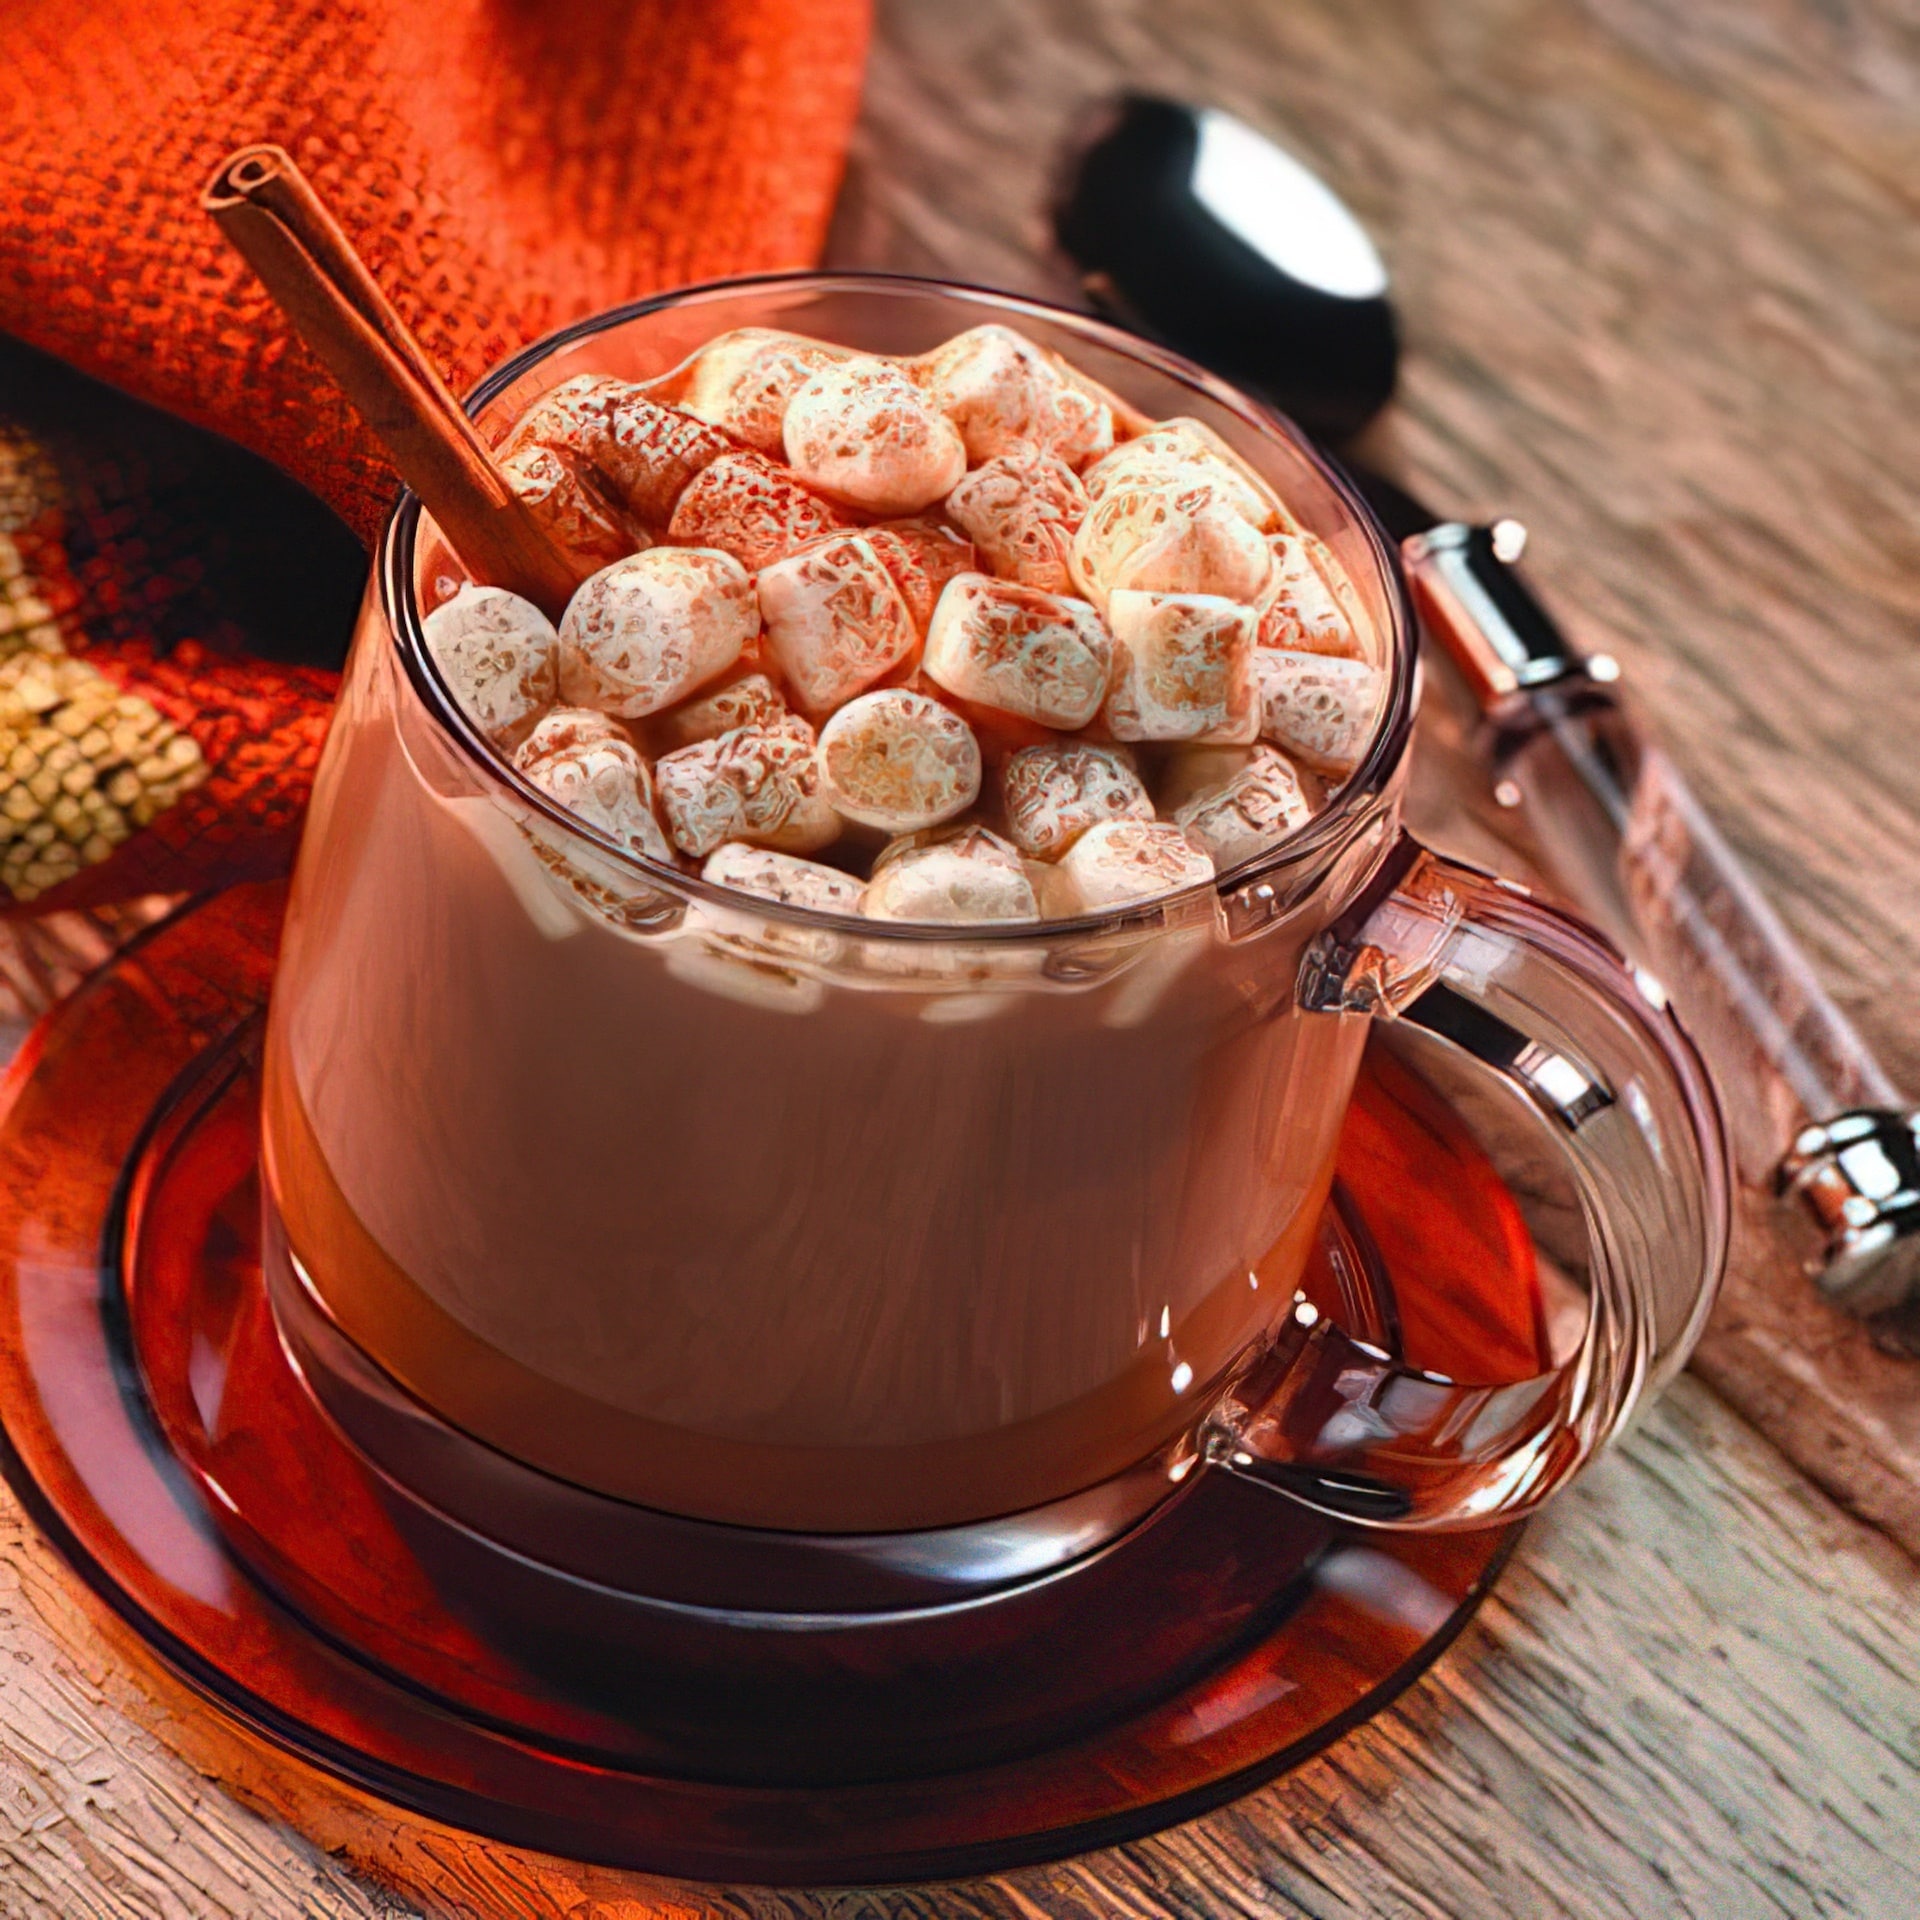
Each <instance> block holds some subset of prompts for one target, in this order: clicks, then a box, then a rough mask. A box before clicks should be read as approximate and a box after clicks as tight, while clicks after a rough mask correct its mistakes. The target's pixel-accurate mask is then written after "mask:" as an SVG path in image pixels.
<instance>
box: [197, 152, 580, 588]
mask: <svg viewBox="0 0 1920 1920" xmlns="http://www.w3.org/2000/svg"><path fill="white" fill-rule="evenodd" d="M200 204H201V206H202V207H203V208H205V209H206V211H207V212H208V213H210V214H211V215H212V216H213V218H214V219H215V220H216V221H218V222H219V225H220V230H221V231H222V232H223V233H224V234H225V235H226V237H227V239H228V240H229V241H230V242H231V243H232V245H233V246H234V247H235V249H236V250H237V251H238V252H239V253H240V254H241V255H242V256H243V257H244V258H245V259H246V261H247V264H248V265H249V266H251V267H252V268H253V270H254V272H255V273H257V274H258V275H259V276H260V279H261V281H262V283H263V284H264V285H265V287H266V289H267V291H268V292H269V293H270V294H271V295H272V296H273V298H274V302H275V304H276V305H277V306H278V307H279V308H280V310H281V312H283V313H284V314H285V315H286V316H287V318H288V320H289V321H291V322H292V324H293V328H294V331H295V332H296V333H298V334H299V335H300V337H301V339H303V340H304V341H305V342H306V343H307V345H308V346H309V347H311V348H312V349H313V351H314V352H315V354H317V355H318V356H319V358H320V359H321V360H322V361H323V362H324V363H325V364H326V367H327V370H328V372H330V373H331V374H332V375H333V377H334V379H335V380H337V381H338V382H339V384H340V388H341V391H342V392H344V393H345V394H346V396H347V398H348V399H349V400H351V401H352V402H353V405H354V407H355V409H356V411H358V413H359V414H360V417H361V418H362V419H363V420H365V421H366V423H367V425H368V426H369V427H371V428H372V429H373V431H374V433H375V435H376V436H377V437H378V438H379V440H380V443H381V444H382V445H383V446H384V447H385V448H386V450H387V452H388V453H389V454H390V455H391V456H392V458H393V464H394V465H395V466H396V467H397V468H398V469H399V470H400V477H401V478H402V479H403V480H405V481H406V483H407V485H408V486H410V487H411V488H412V489H413V490H414V492H415V493H417V494H418V495H419V496H420V499H421V501H422V502H423V504H424V505H425V506H426V509H427V511H428V512H429V513H431V514H432V515H433V517H434V519H435V520H436V521H437V522H438V523H439V527H440V530H441V532H442V533H444V534H445V535H446V537H447V540H448V542H449V544H451V546H452V547H453V550H454V551H455V552H456V553H457V554H458V555H459V556H460V559H461V562H462V563H463V564H464V565H465V566H466V568H467V570H468V571H469V572H470V573H471V574H472V575H473V577H474V578H475V579H476V580H478V581H481V582H482V583H483V584H485V585H488V586H496V587H506V588H508V589H509V590H510V591H512V592H514V593H517V594H520V595H522V596H524V597H525V598H526V599H528V600H531V601H532V602H533V603H534V604H535V605H536V606H538V607H540V608H542V609H543V610H544V611H545V612H546V613H547V614H549V615H550V616H551V617H553V618H555V619H558V618H559V616H560V613H561V611H562V609H563V608H564V607H565V606H566V603H567V599H568V596H569V595H570V594H571V593H572V592H573V588H574V585H575V578H574V572H573V569H572V568H571V567H570V566H569V565H568V564H567V562H566V560H565V558H564V557H563V556H562V555H561V553H560V551H559V549H558V548H557V547H556V546H555V545H554V544H553V542H552V541H551V540H549V539H548V538H547V536H546V534H545V532H544V531H543V530H542V529H541V527H540V525H539V523H538V522H537V521H536V520H535V519H534V517H533V514H532V513H531V511H530V510H529V509H528V508H527V506H526V504H525V503H524V502H523V501H522V500H521V499H520V497H519V496H518V495H517V494H516V493H515V492H514V491H513V489H512V488H511V487H510V486H509V485H508V484H507V481H506V479H505V476H504V475H502V473H501V472H500V469H499V467H498V466H497V465H496V464H495V462H494V459H493V455H492V453H491V452H490V451H489V450H488V448H487V445H486V443H485V442H484V441H483V440H482V439H481V438H480V435H479V433H478V432H477V431H476V430H475V428H474V425H473V422H472V421H471V420H469V419H468V418H467V416H466V414H465V412H464V411H463V410H462V408H461V406H460V403H459V402H458V401H457V400H456V399H455V398H454V397H453V394H452V393H451V392H450V391H449V390H448V387H447V383H446V382H445V381H444V380H443V379H442V378H441V377H440V374H439V371H438V370H437V369H436V368H435V367H434V365H433V363H432V362H431V361H430V360H429V359H428V358H427V356H426V354H425V352H424V351H423V350H422V348H421V346H420V343H419V341H418V340H416V339H415V338H414V337H413V334H412V333H411V332H410V331H409V330H408V328H407V325H406V323H405V322H404V321H403V320H402V319H401V318H400V316H399V314H398V313H396V312H395V311H394V309H393V304H392V302H391V301H389V300H388V299H387V297H386V295H385V294H384V293H382V292H381V290H380V286H379V283H378V282H377V281H376V280H375V279H374V277H373V275H372V274H371V273H369V272H368V271H367V267H366V263H365V262H364V261H363V260H362V259H361V258H360V256H359V255H358V254H357V253H356V252H355V251H354V249H353V243H352V242H351V241H350V240H349V239H348V238H347V236H346V234H345V233H344V232H343V231H342V230H341V227H340V223H339V222H338V221H337V220H335V219H334V217H333V215H332V214H331V213H330V212H328V210H327V207H326V203H325V202H324V201H322V200H321V198H320V196H319V195H318V194H317V193H316V192H315V191H314V189H313V186H312V184H311V183H310V182H309V181H308V180H307V178H306V176H305V175H304V174H303V173H302V172H301V171H300V169H299V168H298V167H297V166H296V165H295V164H294V161H293V158H292V156H291V155H290V154H288V153H286V152H285V151H284V150H283V149H282V148H280V147H276V146H250V147H241V148H239V149H238V150H237V151H236V152H234V153H231V154H229V155H228V156H227V158H226V159H225V160H224V161H223V162H222V163H221V165H220V168H219V170H218V172H216V173H215V175H214V176H213V179H212V181H211V182H210V183H209V184H208V186H207V189H206V191H205V192H204V193H203V194H202V195H201V196H200Z"/></svg>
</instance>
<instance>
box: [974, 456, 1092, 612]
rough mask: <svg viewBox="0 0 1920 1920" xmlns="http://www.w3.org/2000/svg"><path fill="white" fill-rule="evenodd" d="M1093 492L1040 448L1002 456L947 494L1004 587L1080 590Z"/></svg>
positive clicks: (1045, 591)
mask: <svg viewBox="0 0 1920 1920" xmlns="http://www.w3.org/2000/svg"><path fill="white" fill-rule="evenodd" d="M1086 513H1087V493H1086V489H1085V488H1084V487H1083V486H1081V484H1080V482H1079V479H1078V478H1077V476H1076V475H1075V473H1074V471H1073V469H1072V468H1071V467H1070V466H1068V465H1067V463H1066V462H1065V461H1064V460H1061V459H1058V458H1056V457H1055V456H1054V455H1053V454H1050V453H1041V452H1039V451H1038V450H1037V449H1035V448H1032V447H1020V448H1016V449H1015V451H1013V452H1012V453H1002V454H997V455H996V456H995V457H994V458H993V459H991V460H989V461H987V462H986V463H985V464H984V465H982V466H978V467H976V468H975V469H974V470H973V471H972V472H971V473H970V474H968V475H967V477H966V478H965V479H964V480H962V481H961V482H960V484H959V485H958V486H957V487H955V488H954V490H953V491H952V492H951V493H950V494H948V495H947V514H948V517H949V518H950V519H952V521H953V522H954V524H955V525H956V526H958V527H960V528H962V529H963V530H964V531H965V532H966V534H967V535H968V536H969V537H970V538H971V539H972V541H973V543H974V545H975V546H977V547H978V548H979V549H980V551H981V553H982V554H983V555H984V556H985V557H986V561H987V564H988V565H989V566H990V567H991V568H992V569H993V571H994V572H995V573H996V574H998V575H999V576H1000V578H1001V579H1003V580H1017V581H1019V582H1020V584H1021V585H1022V586H1024V587H1038V588H1040V589H1041V591H1042V592H1044V593H1071V592H1072V591H1073V570H1072V564H1071V562H1072V557H1073V536H1074V534H1075V533H1076V532H1078V530H1079V527H1080V522H1081V521H1082V520H1084V519H1085V518H1086Z"/></svg>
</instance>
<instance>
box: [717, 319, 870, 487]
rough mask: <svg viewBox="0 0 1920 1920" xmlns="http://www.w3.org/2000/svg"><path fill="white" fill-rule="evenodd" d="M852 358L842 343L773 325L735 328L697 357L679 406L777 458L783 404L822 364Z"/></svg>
mask: <svg viewBox="0 0 1920 1920" xmlns="http://www.w3.org/2000/svg"><path fill="white" fill-rule="evenodd" d="M851 357H852V355H851V353H850V351H849V349H847V348H846V347H836V346H832V345H830V344H829V343H828V342H826V341H825V340H809V339H808V338H807V337H806V336H805V335H804V334H798V333H781V332H779V331H777V330H775V329H774V328H771V327H739V328H736V329H735V330H734V331H733V332H732V333H723V334H721V335H720V336H719V338H718V339H715V340H710V341H708V342H707V344H706V345H705V346H704V347H702V348H701V349H700V352H699V353H698V355H696V356H695V359H694V362H693V367H692V371H691V373H690V375H689V377H688V380H687V385H686V389H685V391H684V392H683V393H682V394H681V396H680V409H681V411H682V412H683V413H690V414H692V415H693V416H694V418H695V419H696V420H705V421H708V422H709V423H710V424H712V425H713V426H716V427H718V428H719V429H720V430H721V431H722V432H723V433H726V434H728V435H730V436H731V437H732V438H733V439H735V440H738V441H739V442H741V444H742V445H744V446H749V447H752V448H754V449H755V450H756V451H758V452H760V453H765V454H771V455H773V456H774V457H776V458H778V457H779V455H780V453H781V450H782V443H781V438H780V429H781V425H782V423H783V422H784V421H785V419H786V417H787V402H788V401H789V400H791V399H792V398H793V396H794V395H795V394H796V393H798V392H799V391H800V389H801V388H802V387H804V386H805V385H806V384H807V382H808V381H809V380H811V379H812V378H813V376H814V375H815V374H816V373H818V372H819V371H820V369H821V368H822V367H826V366H831V365H832V364H833V363H834V362H835V361H836V360H846V359H850V358H851Z"/></svg>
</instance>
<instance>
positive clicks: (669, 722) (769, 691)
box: [653, 673, 787, 749]
mask: <svg viewBox="0 0 1920 1920" xmlns="http://www.w3.org/2000/svg"><path fill="white" fill-rule="evenodd" d="M786 711H787V703H786V701H785V700H783V699H782V698H781V697H780V689H779V688H778V687H776V686H775V685H774V684H773V682H772V681H771V680H770V679H768V677H767V676H766V675H765V674H764V673H737V674H735V675H734V676H733V677H731V678H729V679H727V680H723V681H722V682H721V683H720V684H719V685H718V686H716V687H712V688H710V689H709V690H708V691H706V692H705V693H701V694H696V695H695V696H694V698H693V699H691V700H683V701H682V702H681V703H680V705H679V706H677V707H675V708H673V709H672V710H671V711H670V712H668V713H663V714H661V715H660V717H659V719H658V720H657V721H656V722H655V724H654V728H653V735H654V737H655V738H656V739H657V740H658V741H659V742H660V743H661V744H662V745H663V746H665V747H666V748H668V749H671V748H674V747H690V746H692V745H693V744H694V743H695V741H698V740H717V739H719V737H720V736H721V735H722V734H723V733H731V732H732V731H733V730H734V728H735V727H755V726H760V725H763V724H764V723H765V722H767V721H769V720H777V719H779V718H780V716H781V715H782V714H784V713H785V712H786Z"/></svg>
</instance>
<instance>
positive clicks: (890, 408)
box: [782, 355, 967, 514]
mask: <svg viewBox="0 0 1920 1920" xmlns="http://www.w3.org/2000/svg"><path fill="white" fill-rule="evenodd" d="M782 438H783V440H784V442H785V445H786V450H787V459H788V460H789V461H790V462H791V463H792V466H793V470H794V472H795V473H797V474H798V475H799V476H800V478H801V479H802V480H803V481H805V482H806V483H807V484H808V485H810V486H815V487H818V488H819V489H820V491H821V492H822V493H824V494H827V495H829V496H830V497H831V498H833V499H835V500H839V501H843V502H845V503H846V504H847V505H849V506H854V507H858V508H860V509H862V510H863V511H865V512H867V513H875V514H899V513H918V512H919V511H920V509H921V508H922V507H926V506H931V505H932V503H933V502H934V501H936V500H942V499H944V498H945V497H946V496H947V495H948V494H949V493H951V492H952V491H953V488H954V485H955V483H956V482H957V481H958V480H959V478H960V476H961V475H962V474H963V473H964V472H965V471H966V469H967V452H966V448H965V446H964V445H963V444H962V443H961V439H960V435H959V432H958V431H957V430H956V429H955V427H954V425H953V423H952V422H951V421H950V420H948V419H947V418H946V416H945V415H944V414H942V413H940V412H938V411H937V410H936V409H935V408H934V407H933V406H932V405H930V404H929V402H928V401H927V399H926V397H925V395H923V394H922V393H921V391H920V389H919V388H918V387H916V386H915V385H914V384H913V382H912V381H911V380H910V379H908V378H907V376H906V374H905V373H904V372H903V371H902V370H901V369H900V368H899V367H898V366H896V365H895V364H894V363H893V362H892V361H890V360H876V359H872V358H869V357H867V356H864V355H862V356H858V357H855V358H852V359H847V360H842V361H838V362H836V363H835V364H834V365H832V366H827V367H823V368H821V370H820V371H819V372H818V373H816V374H815V375H814V376H813V377H812V378H811V379H810V380H809V381H808V382H807V383H806V385H805V386H803V387H802V388H801V389H800V390H799V391H798V392H797V393H796V394H795V395H794V396H793V398H792V399H791V400H790V401H789V402H788V403H787V417H786V424H785V427H784V429H783V431H782Z"/></svg>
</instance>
